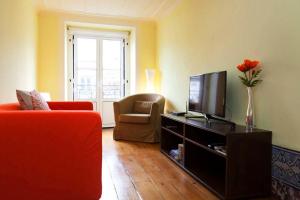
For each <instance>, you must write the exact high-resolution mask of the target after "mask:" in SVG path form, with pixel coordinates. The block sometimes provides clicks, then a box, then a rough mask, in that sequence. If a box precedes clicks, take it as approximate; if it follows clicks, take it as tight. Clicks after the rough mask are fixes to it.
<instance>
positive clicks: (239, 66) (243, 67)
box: [237, 63, 249, 72]
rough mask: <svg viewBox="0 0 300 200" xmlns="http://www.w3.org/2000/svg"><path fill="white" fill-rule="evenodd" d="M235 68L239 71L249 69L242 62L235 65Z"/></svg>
mask: <svg viewBox="0 0 300 200" xmlns="http://www.w3.org/2000/svg"><path fill="white" fill-rule="evenodd" d="M237 68H238V69H239V70H240V71H241V72H246V71H248V70H249V68H248V67H247V66H246V65H245V64H244V63H243V64H240V65H238V66H237Z"/></svg>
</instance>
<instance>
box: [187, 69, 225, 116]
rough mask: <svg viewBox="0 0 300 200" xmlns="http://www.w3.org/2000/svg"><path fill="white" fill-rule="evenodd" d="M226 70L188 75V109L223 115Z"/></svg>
mask: <svg viewBox="0 0 300 200" xmlns="http://www.w3.org/2000/svg"><path fill="white" fill-rule="evenodd" d="M226 79H227V73H226V71H222V72H214V73H208V74H201V75H196V76H191V77H190V92H189V93H190V94H189V111H194V112H199V113H202V114H208V115H214V116H218V117H225V103H226V102H225V100H226Z"/></svg>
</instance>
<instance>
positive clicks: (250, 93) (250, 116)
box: [246, 87, 254, 130]
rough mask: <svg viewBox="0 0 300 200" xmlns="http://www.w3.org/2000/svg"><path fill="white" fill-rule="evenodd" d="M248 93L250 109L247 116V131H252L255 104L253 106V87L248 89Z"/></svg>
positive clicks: (248, 108)
mask: <svg viewBox="0 0 300 200" xmlns="http://www.w3.org/2000/svg"><path fill="white" fill-rule="evenodd" d="M247 92H248V107H247V115H246V129H247V130H252V129H253V128H254V104H253V90H252V87H247Z"/></svg>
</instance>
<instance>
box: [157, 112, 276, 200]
mask: <svg viewBox="0 0 300 200" xmlns="http://www.w3.org/2000/svg"><path fill="white" fill-rule="evenodd" d="M161 118H162V121H161V123H162V124H161V144H160V148H161V152H162V153H163V154H165V155H166V156H167V157H168V158H170V159H171V160H172V161H174V162H175V163H176V164H177V165H178V166H179V167H181V168H182V169H183V170H185V171H186V172H187V173H188V174H190V175H191V176H192V177H194V178H195V179H196V180H197V181H199V182H200V183H202V184H203V185H204V186H206V187H207V188H208V189H209V190H211V191H212V192H213V193H215V194H216V195H217V196H218V197H219V198H221V199H240V198H251V197H265V196H269V195H270V193H271V140H272V132H271V131H266V130H261V129H253V130H252V131H246V128H245V127H244V126H240V125H236V126H235V127H232V126H231V125H230V124H226V123H224V122H219V121H214V120H212V121H210V123H208V122H206V120H204V119H186V118H185V117H179V116H173V115H169V114H165V115H162V116H161ZM213 143H223V144H225V146H226V153H225V154H222V153H219V152H218V151H216V150H214V149H212V148H209V147H208V146H209V145H210V144H213ZM178 144H183V146H184V151H183V158H182V159H181V160H178V159H174V157H172V156H171V155H170V151H171V150H174V149H177V148H178Z"/></svg>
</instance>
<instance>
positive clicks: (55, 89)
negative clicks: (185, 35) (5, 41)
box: [38, 11, 156, 100]
mask: <svg viewBox="0 0 300 200" xmlns="http://www.w3.org/2000/svg"><path fill="white" fill-rule="evenodd" d="M70 21H71V22H84V23H95V24H108V25H111V24H112V25H122V26H130V27H133V28H135V29H136V58H137V59H136V68H137V69H136V74H137V76H136V77H137V80H136V82H137V83H136V91H137V92H143V91H144V89H145V88H146V83H145V79H146V78H145V68H147V67H153V68H155V67H156V38H155V37H156V24H155V22H152V21H140V20H132V19H117V18H104V17H97V16H86V15H74V14H67V13H59V12H47V11H42V12H40V13H39V16H38V26H39V48H38V50H39V54H38V89H39V90H40V91H47V92H50V95H51V96H52V98H53V99H54V100H63V98H64V76H65V75H64V31H65V30H64V28H65V23H66V22H70Z"/></svg>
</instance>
